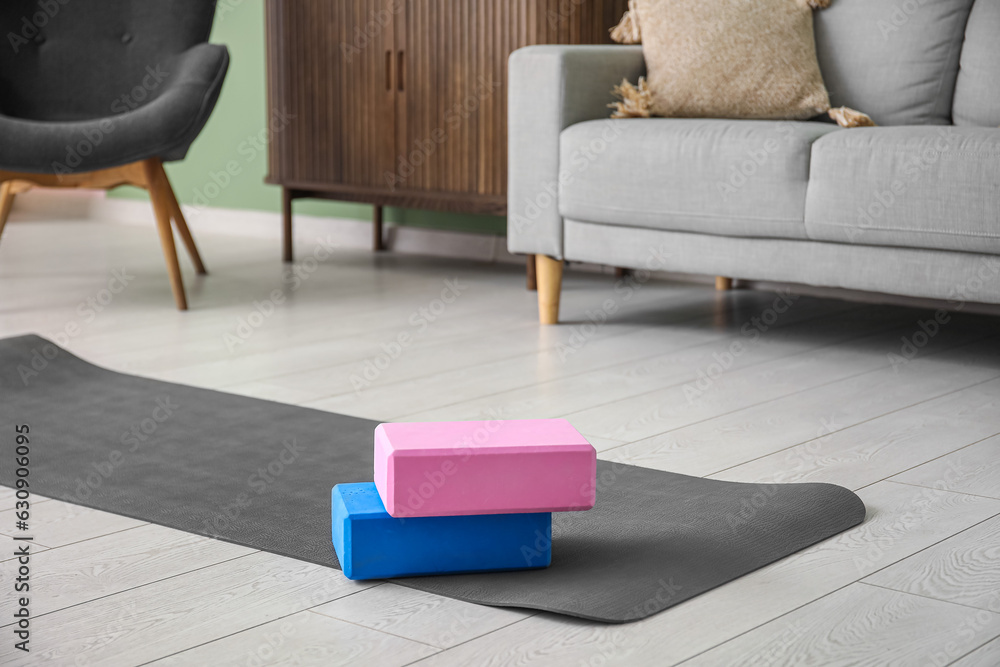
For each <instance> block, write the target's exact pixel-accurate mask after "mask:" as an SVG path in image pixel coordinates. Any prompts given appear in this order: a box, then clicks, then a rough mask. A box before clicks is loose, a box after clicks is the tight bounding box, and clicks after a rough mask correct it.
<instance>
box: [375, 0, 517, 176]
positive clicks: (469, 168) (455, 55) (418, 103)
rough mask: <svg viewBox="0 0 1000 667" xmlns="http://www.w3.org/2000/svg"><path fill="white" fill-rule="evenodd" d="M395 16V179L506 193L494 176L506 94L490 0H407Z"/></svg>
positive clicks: (491, 0)
mask: <svg viewBox="0 0 1000 667" xmlns="http://www.w3.org/2000/svg"><path fill="white" fill-rule="evenodd" d="M403 4H404V12H403V17H402V18H403V20H402V21H401V22H400V23H399V24H397V30H396V48H397V49H398V53H399V56H398V57H399V58H400V60H401V62H402V72H403V86H402V88H401V90H400V91H399V92H398V97H397V103H398V104H399V107H398V109H399V113H398V114H397V115H398V120H397V134H396V136H397V140H398V154H397V157H396V164H395V168H394V170H393V178H394V180H395V186H396V187H397V188H399V189H406V190H429V191H438V192H445V193H472V194H480V195H490V194H494V195H499V194H502V185H503V184H502V182H500V181H499V180H497V179H496V178H495V177H494V176H495V174H494V172H495V171H496V167H497V166H498V165H495V164H494V162H493V161H494V159H495V158H496V156H497V155H496V153H497V152H496V150H495V147H494V146H491V145H490V141H491V140H492V139H493V138H495V136H496V132H497V130H498V128H499V120H500V119H499V117H498V110H499V108H500V106H501V104H502V100H503V98H504V96H505V92H504V88H505V86H504V81H503V78H502V72H498V71H497V70H496V68H495V67H494V66H493V64H494V61H495V56H496V54H495V52H494V49H495V44H494V42H493V38H494V29H495V28H496V27H497V26H496V25H495V24H492V22H491V21H489V20H488V18H487V17H488V15H489V12H488V11H487V7H486V5H493V4H494V2H493V0H488V1H486V2H484V1H482V0H463V1H462V2H455V0H405V1H404V3H403Z"/></svg>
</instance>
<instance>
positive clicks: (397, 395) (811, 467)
mask: <svg viewBox="0 0 1000 667" xmlns="http://www.w3.org/2000/svg"><path fill="white" fill-rule="evenodd" d="M197 231H198V230H197V229H195V233H196V236H198V238H199V241H200V245H201V247H202V252H203V255H204V256H205V260H206V263H207V264H208V266H209V270H211V271H212V275H210V276H209V277H207V278H204V279H198V278H196V277H195V276H194V275H193V272H191V271H190V270H189V269H190V265H189V264H186V266H185V271H186V273H187V284H188V286H189V301H190V303H191V304H192V310H191V311H190V312H187V313H183V314H181V313H178V312H176V311H175V310H174V309H173V300H172V299H171V296H170V293H169V288H168V284H167V280H166V275H165V272H164V268H163V264H162V260H161V257H160V254H159V248H158V246H157V240H156V234H155V232H154V230H153V229H152V228H151V227H150V228H145V227H142V226H124V225H112V224H98V223H93V222H88V223H85V222H67V221H63V222H30V223H29V222H13V223H11V224H10V225H9V226H8V229H7V230H6V232H5V234H4V238H3V242H2V244H0V294H2V296H0V335H15V334H21V333H27V332H36V333H39V334H42V335H46V336H48V337H50V338H54V339H56V340H60V341H61V342H62V343H63V344H64V345H65V346H66V347H68V348H69V349H70V350H71V351H73V352H74V353H76V354H78V355H80V356H82V357H84V358H85V359H88V360H90V361H93V362H95V363H98V364H101V365H104V366H107V367H109V368H112V369H116V370H121V371H127V372H132V373H137V374H140V375H145V376H149V377H155V378H162V379H166V380H172V381H177V382H182V383H188V384H193V385H198V386H203V387H211V388H218V389H222V390H225V391H229V392H235V393H241V394H246V395H249V396H258V397H266V398H270V399H275V400H280V401H285V402H289V403H297V404H301V405H308V406H313V407H317V408H320V409H328V410H333V411H338V412H342V413H346V414H352V415H358V416H362V417H368V418H373V419H382V420H398V419H428V420H431V419H474V418H478V417H483V416H486V415H492V416H500V417H505V418H516V417H556V416H565V417H567V418H569V419H570V420H571V421H572V422H573V423H574V424H575V425H576V426H577V427H578V428H579V429H580V430H581V431H582V432H583V433H585V434H587V435H588V436H590V437H591V438H592V439H593V442H594V443H595V445H596V446H597V447H598V449H599V450H600V456H601V457H602V458H606V459H612V460H620V461H628V462H633V463H637V464H640V465H644V466H649V467H653V468H659V469H663V470H672V471H676V472H681V473H688V474H695V475H705V476H711V477H716V478H719V479H727V480H739V481H766V482H771V481H782V482H795V481H806V480H808V481H824V482H833V483H836V484H842V485H844V486H847V487H849V488H851V489H854V490H856V491H857V492H858V493H859V494H860V495H861V497H862V498H863V499H864V501H865V503H866V504H867V506H868V510H869V514H868V519H867V521H866V522H865V523H864V524H863V525H861V526H859V527H858V528H855V529H853V530H851V531H849V532H847V533H845V534H842V535H841V536H839V537H836V538H834V539H831V540H828V541H827V542H824V543H822V544H819V545H817V546H814V547H812V548H810V549H807V550H805V551H803V552H800V553H798V554H796V555H794V556H792V557H790V558H787V559H785V560H783V561H781V562H778V563H775V564H774V565H771V566H769V567H766V568H764V569H762V570H760V571H757V572H755V573H752V574H750V575H748V576H746V577H743V578H742V579H739V580H737V581H735V582H733V583H730V584H728V585H726V586H723V587H721V588H719V589H716V590H714V591H711V592H709V593H706V594H705V595H702V596H700V597H698V598H695V599H693V600H691V601H688V602H686V603H684V604H681V605H679V606H677V607H675V608H673V609H670V610H668V611H666V612H664V613H662V614H659V615H657V616H654V617H652V618H649V619H647V620H645V621H641V622H638V623H633V624H629V625H621V626H607V625H599V624H594V623H588V622H582V621H578V620H571V619H567V618H563V617H559V616H555V615H551V614H544V613H534V612H526V611H520V610H507V609H494V608H489V607H480V606H476V605H471V604H466V603H462V602H456V601H454V600H450V599H446V598H440V597H437V596H434V595H429V594H426V593H421V592H416V591H413V590H409V589H406V588H402V587H399V586H396V585H393V584H391V583H355V582H350V581H347V580H346V579H344V578H343V577H342V576H341V574H340V573H339V572H338V571H335V570H331V569H325V568H321V567H317V566H314V565H310V564H306V563H302V562H298V561H295V560H291V559H288V558H283V557H279V556H274V555H271V554H267V553H262V552H256V551H254V550H252V549H247V548H243V547H240V546H235V545H231V544H225V543H222V542H216V541H213V540H210V539H206V538H202V537H198V536H193V535H189V534H186V533H182V532H179V531H175V530H171V529H166V528H162V527H159V526H154V525H149V524H143V523H142V522H139V521H135V520H132V519H125V518H122V517H117V516H114V515H111V514H105V513H101V512H95V511H92V510H87V509H83V508H81V507H77V506H72V505H68V504H65V503H63V502H61V501H57V500H48V501H44V502H41V501H40V500H36V502H38V504H37V505H36V508H35V519H34V524H35V530H34V533H35V535H36V540H37V542H38V545H39V546H38V549H39V550H41V552H40V553H38V554H37V556H36V557H35V558H34V560H33V563H32V577H33V579H32V583H33V590H34V591H35V593H34V596H33V598H32V600H33V603H32V604H33V613H34V615H35V620H34V622H33V626H32V630H33V632H32V644H31V646H32V649H33V650H32V653H31V654H30V656H28V657H30V659H28V657H26V656H25V655H24V654H22V653H20V652H16V651H14V650H13V640H12V634H11V630H12V628H11V627H10V625H9V621H10V619H11V618H12V617H11V612H12V604H13V602H12V596H11V594H10V590H11V588H12V582H11V578H12V576H13V573H14V564H13V561H12V560H9V559H10V557H11V554H12V551H13V550H12V548H10V544H11V543H10V542H7V544H6V545H5V546H4V547H3V548H2V550H0V553H2V554H3V556H0V560H2V561H3V562H2V563H0V568H2V572H3V582H2V586H3V589H4V593H3V596H2V600H3V606H2V608H0V625H5V627H3V628H0V629H2V633H0V637H2V639H0V642H2V643H0V664H4V665H17V664H36V665H37V664H46V665H47V664H53V665H60V664H65V665H83V664H86V665H128V666H131V665H140V664H155V665H263V664H291V665H336V664H358V665H406V664H413V663H418V664H420V665H462V666H464V665H526V664H538V665H589V666H594V667H597V666H600V665H612V664H615V665H630V666H631V665H668V664H676V663H684V664H686V665H733V664H747V665H783V664H787V665H800V664H811V665H946V664H958V665H961V666H962V667H972V666H983V667H986V666H990V667H995V666H996V665H998V664H1000V345H998V337H997V334H998V332H1000V327H998V324H1000V320H998V319H996V318H989V317H985V316H974V315H970V314H967V313H958V314H955V315H953V317H952V320H951V321H950V322H948V323H947V324H944V325H942V326H940V327H939V329H938V330H937V331H936V332H935V333H934V335H933V336H924V335H922V334H921V333H920V332H921V326H920V322H921V321H926V320H928V319H929V318H931V317H932V316H933V313H932V312H931V311H927V310H916V309H909V308H903V307H895V306H893V307H887V306H874V305H862V304H858V303H849V302H844V301H834V300H822V299H817V298H812V297H806V296H802V297H800V298H792V299H790V301H791V303H790V305H788V304H786V303H785V302H783V301H781V299H780V297H779V296H777V295H775V294H771V293H763V292H752V291H737V292H732V293H728V294H721V295H720V294H716V293H715V292H713V291H712V290H711V289H710V288H708V287H703V286H697V285H689V284H687V285H686V284H679V283H668V282H648V283H645V284H637V283H621V282H619V283H617V284H616V282H615V281H614V279H613V278H611V277H610V276H607V275H605V276H601V275H593V274H580V273H570V274H569V275H568V277H567V281H566V289H565V293H564V305H563V317H564V319H565V320H566V324H564V325H563V326H559V327H555V328H544V329H542V328H539V327H538V326H537V325H536V323H535V317H536V310H535V304H534V295H532V294H530V293H528V292H526V291H525V289H524V284H523V283H524V278H523V274H522V273H521V271H520V270H518V269H516V268H515V267H510V266H493V265H487V264H472V263H462V262H456V261H448V260H437V259H426V258H418V257H413V256H398V255H392V254H386V255H381V256H378V257H376V256H373V255H371V254H369V253H367V252H362V251H357V250H335V251H334V252H333V254H332V255H330V256H329V257H327V253H326V252H325V251H323V250H322V246H321V245H320V242H323V243H325V242H326V239H308V238H306V239H300V242H299V248H298V249H299V258H300V260H301V261H300V263H299V264H298V265H297V269H295V270H294V271H297V273H295V272H293V270H290V269H288V268H286V267H283V266H282V264H281V263H280V262H279V261H278V256H279V247H278V243H277V241H276V240H273V241H266V240H262V239H252V238H240V237H224V236H212V235H206V234H200V235H199V234H197ZM329 238H330V240H331V241H333V242H334V243H335V242H336V228H335V227H331V229H330V237H329ZM317 254H318V255H319V256H320V258H321V260H322V261H314V259H315V257H316V256H317ZM324 258H325V259H324ZM111 269H119V270H123V271H124V272H125V273H126V274H128V275H130V276H133V277H132V278H130V279H129V283H128V286H127V288H126V289H125V290H124V291H123V292H121V293H120V294H117V295H114V296H113V298H112V299H111V300H110V302H109V303H105V304H101V303H100V302H101V301H102V300H104V301H105V302H106V301H107V297H108V296H110V293H108V294H105V293H102V290H104V289H105V288H107V286H108V281H109V279H110V278H111V272H110V271H111ZM449 289H451V290H453V291H455V292H457V293H458V296H457V298H455V299H454V300H453V302H452V303H445V302H444V301H443V300H442V291H445V292H446V294H445V296H448V294H447V290H449ZM274 290H279V292H278V293H274ZM275 294H276V295H277V296H278V297H281V298H280V299H279V300H280V301H281V303H277V304H275V303H273V302H271V301H269V300H271V299H273V297H274V295H275ZM88 299H94V300H95V301H94V302H93V303H92V304H89V305H88ZM448 300H449V301H450V300H452V299H451V298H450V296H448ZM255 302H256V304H257V305H255ZM98 308H100V312H98V311H97V309H98ZM258 308H259V309H261V310H264V311H267V312H268V313H269V314H268V315H266V316H257V315H252V313H254V312H255V310H257V309H258ZM779 310H781V311H784V312H778V311H779ZM610 311H613V312H612V314H610V315H609V316H608V317H607V322H605V323H602V324H598V325H592V324H590V322H589V321H588V318H589V317H590V316H592V315H595V316H596V314H598V313H601V312H604V313H607V312H610ZM243 321H249V322H250V325H249V328H246V329H242V330H241V329H240V326H241V324H240V323H241V322H243ZM756 322H761V323H762V324H761V326H760V327H759V328H758V327H757V324H755V323H756ZM763 323H767V324H763ZM765 327H766V329H767V330H766V332H763V331H761V329H762V328H765ZM755 332H756V333H755ZM400 334H408V335H409V341H410V342H409V343H408V344H407V345H406V346H405V347H402V348H401V351H399V353H398V354H397V355H395V358H391V359H390V358H389V357H388V356H385V355H386V354H387V353H386V352H385V351H384V350H385V349H387V348H388V349H390V350H393V349H394V348H393V341H397V340H398V339H399V336H400ZM234 338H235V340H238V341H239V342H238V343H234V342H233V340H234ZM914 338H915V339H916V342H917V345H916V346H915V348H914V349H913V350H910V349H909V348H908V347H907V346H905V345H904V339H905V340H911V341H912V340H914ZM904 348H905V349H904ZM910 352H914V354H912V355H911V354H910ZM911 357H912V358H911ZM352 377H353V378H355V379H354V381H353V382H352ZM4 428H8V425H4ZM8 435H9V434H5V436H4V438H7V436H8ZM0 503H2V505H0V507H2V508H4V511H0V534H3V533H9V531H10V529H11V527H12V524H13V517H12V510H11V509H9V508H11V507H12V499H11V494H10V492H9V490H3V491H0ZM318 510H322V508H318ZM0 539H6V538H3V537H2V536H0ZM558 548H559V545H558V543H556V544H555V549H557V550H558ZM3 559H7V560H3Z"/></svg>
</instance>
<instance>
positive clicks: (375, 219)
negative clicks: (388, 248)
mask: <svg viewBox="0 0 1000 667" xmlns="http://www.w3.org/2000/svg"><path fill="white" fill-rule="evenodd" d="M372 250H374V251H375V252H380V251H382V250H385V242H384V241H383V240H382V207H381V206H376V207H375V210H374V212H373V213H372Z"/></svg>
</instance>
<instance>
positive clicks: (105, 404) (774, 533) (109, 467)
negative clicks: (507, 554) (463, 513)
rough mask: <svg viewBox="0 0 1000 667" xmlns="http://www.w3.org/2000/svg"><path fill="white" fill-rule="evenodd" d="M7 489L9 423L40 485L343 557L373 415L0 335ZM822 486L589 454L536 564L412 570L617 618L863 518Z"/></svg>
mask: <svg viewBox="0 0 1000 667" xmlns="http://www.w3.org/2000/svg"><path fill="white" fill-rule="evenodd" d="M0 423H2V428H3V435H2V436H0V438H2V441H3V442H4V443H5V446H4V448H3V450H4V453H3V456H2V460H0V483H2V484H3V485H5V486H13V483H14V479H15V477H14V474H15V473H14V469H13V459H14V457H13V453H12V447H11V446H8V445H9V444H10V443H12V441H13V438H14V435H13V434H14V424H28V425H29V427H30V433H31V476H30V480H31V481H30V483H31V490H32V491H33V492H34V493H38V494H40V495H45V496H51V497H54V498H60V499H63V500H67V501H69V502H72V503H77V504H80V505H85V506H87V507H93V508H97V509H101V510H105V511H108V512H113V513H115V514H121V515H124V516H128V517H133V518H136V519H141V520H144V521H149V522H152V523H157V524H161V525H164V526H170V527H172V528H178V529H181V530H185V531H189V532H192V533H198V534H200V535H208V536H211V537H214V538H217V539H220V540H226V541H229V542H235V543H237V544H241V545H245V546H248V547H252V548H255V549H260V550H263V551H269V552H273V553H277V554H282V555H285V556H290V557H292V558H298V559H301V560H305V561H310V562H313V563H319V564H321V565H328V566H330V567H338V568H339V565H338V563H337V560H336V556H335V555H334V553H333V550H332V548H331V532H330V489H331V488H332V487H333V486H334V485H335V484H338V483H341V482H363V481H369V480H371V479H372V431H373V429H374V428H375V426H376V422H373V421H369V420H365V419H357V418H354V417H347V416H344V415H338V414H332V413H329V412H321V411H319V410H310V409H307V408H300V407H294V406H290V405H283V404H280V403H273V402H270V401H261V400H257V399H252V398H246V397H241V396H233V395H231V394H224V393H220V392H216V391H208V390H204V389H196V388H193V387H186V386H182V385H177V384H170V383H166V382H159V381H155V380H149V379H145V378H140V377H136V376H132V375H126V374H122V373H115V372H112V371H108V370H105V369H102V368H98V367H96V366H93V365H91V364H89V363H87V362H85V361H82V360H81V359H78V358H77V357H74V356H73V355H71V354H70V353H68V352H66V351H65V350H62V349H61V348H59V347H57V346H56V345H55V344H53V343H51V342H49V341H47V340H45V339H43V338H39V337H38V336H21V337H17V338H8V339H5V340H0ZM864 516H865V507H864V505H863V504H862V502H861V500H860V499H859V498H858V497H857V496H856V495H854V494H853V493H851V492H850V491H848V490H846V489H843V488H840V487H838V486H833V485H829V484H787V485H765V486H761V485H752V484H735V483H729V482H720V481H714V480H707V479H700V478H697V477H688V476H685V475H677V474H673V473H668V472H661V471H657V470H649V469H646V468H638V467H635V466H629V465H623V464H613V463H609V462H599V463H598V496H597V506H596V507H595V508H594V509H593V510H591V511H589V512H577V513H567V514H557V515H555V517H554V521H553V538H552V540H553V541H552V551H553V558H552V565H551V567H549V568H547V569H544V570H530V571H519V572H500V573H492V574H464V575H450V576H437V577H413V578H408V579H399V580H396V581H397V583H401V584H403V585H405V586H410V587H412V588H416V589H420V590H423V591H429V592H432V593H438V594H441V595H446V596H449V597H453V598H457V599H459V600H466V601H469V602H477V603H481V604H488V605H497V606H505V607H525V608H531V609H541V610H546V611H551V612H556V613H560V614H568V615H570V616H578V617H580V618H585V619H590V620H595V621H605V622H612V623H620V622H626V621H632V620H637V619H640V618H644V617H646V616H649V615H651V614H654V613H656V612H659V611H662V610H664V609H666V608H668V607H671V606H673V605H675V604H678V603H679V602H682V601H684V600H687V599H689V598H691V597H694V596H695V595H698V594H700V593H704V592H705V591H707V590H710V589H712V588H715V587H716V586H719V585H721V584H724V583H726V582H727V581H730V580H732V579H735V578H737V577H739V576H742V575H744V574H746V573H748V572H752V571H753V570H756V569H757V568H760V567H762V566H764V565H767V564H768V563H772V562H774V561H776V560H778V559H780V558H783V557H784V556H787V555H789V554H791V553H794V552H796V551H798V550H800V549H803V548H805V547H807V546H809V545H811V544H814V543H816V542H819V541H820V540H823V539H826V538H828V537H830V536H832V535H836V534H837V533H839V532H841V531H844V530H846V529H848V528H850V527H852V526H855V525H857V524H859V523H861V521H862V520H863V519H864Z"/></svg>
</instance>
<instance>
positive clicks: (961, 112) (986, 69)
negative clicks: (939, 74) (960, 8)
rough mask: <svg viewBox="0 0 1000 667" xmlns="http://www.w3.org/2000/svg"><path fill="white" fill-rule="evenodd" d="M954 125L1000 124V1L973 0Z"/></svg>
mask: <svg viewBox="0 0 1000 667" xmlns="http://www.w3.org/2000/svg"><path fill="white" fill-rule="evenodd" d="M952 115H953V116H954V118H955V124H956V125H985V126H988V127H997V126H998V125H1000V1H998V0H976V4H975V5H974V6H973V7H972V14H970V15H969V25H968V27H967V28H966V29H965V44H964V46H963V47H962V66H961V67H960V68H959V70H958V81H957V82H956V84H955V105H954V107H953V110H952Z"/></svg>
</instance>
